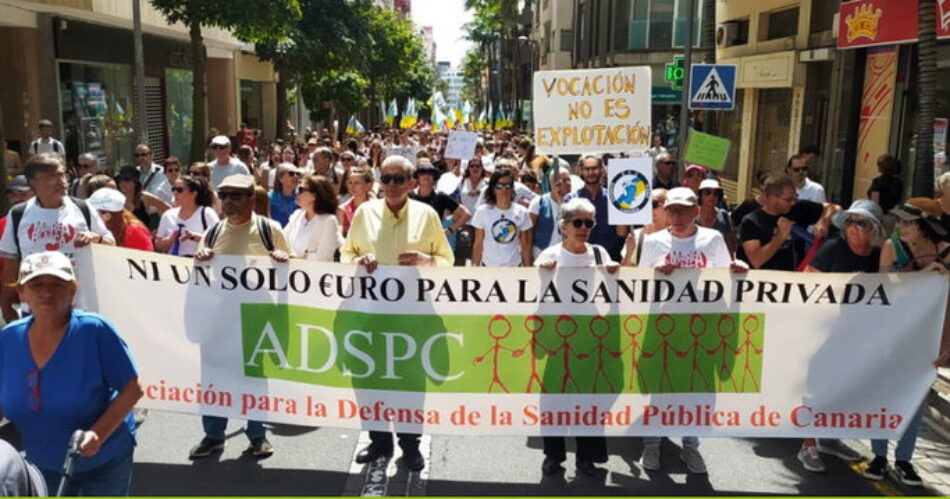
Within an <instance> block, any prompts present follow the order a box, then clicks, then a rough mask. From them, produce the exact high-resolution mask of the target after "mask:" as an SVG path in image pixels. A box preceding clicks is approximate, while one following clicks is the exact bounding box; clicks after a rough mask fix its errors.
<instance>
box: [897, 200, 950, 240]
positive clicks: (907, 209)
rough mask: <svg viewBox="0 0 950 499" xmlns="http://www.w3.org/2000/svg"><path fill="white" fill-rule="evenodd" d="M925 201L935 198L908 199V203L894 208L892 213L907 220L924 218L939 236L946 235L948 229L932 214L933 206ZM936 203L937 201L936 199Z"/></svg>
mask: <svg viewBox="0 0 950 499" xmlns="http://www.w3.org/2000/svg"><path fill="white" fill-rule="evenodd" d="M923 201H933V200H931V199H927V198H912V199H908V200H907V202H906V203H904V204H902V205H900V206H897V207H895V208H893V209H892V210H891V214H893V215H894V216H895V217H897V218H899V219H901V220H903V221H905V222H913V221H914V220H922V221H923V222H924V223H925V224H927V225H929V226H930V228H931V229H933V231H934V232H935V233H936V234H937V235H938V236H940V237H946V236H947V230H946V229H945V228H944V227H943V224H941V223H940V221H939V220H937V218H936V217H934V216H933V215H931V213H932V212H933V211H932V209H931V208H932V207H931V206H928V204H929V203H924V202H923ZM934 203H936V201H934ZM937 209H939V204H938V205H937Z"/></svg>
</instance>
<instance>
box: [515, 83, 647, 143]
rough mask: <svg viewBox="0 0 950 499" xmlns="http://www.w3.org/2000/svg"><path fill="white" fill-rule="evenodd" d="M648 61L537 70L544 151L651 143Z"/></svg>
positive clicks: (537, 115) (537, 128)
mask: <svg viewBox="0 0 950 499" xmlns="http://www.w3.org/2000/svg"><path fill="white" fill-rule="evenodd" d="M651 91H652V88H651V72H650V67H649V66H631V67H625V68H611V69H590V70H582V71H538V72H536V73H534V136H535V144H536V145H537V147H538V150H539V151H540V152H543V153H546V154H578V153H584V152H590V151H596V152H632V151H639V150H645V149H647V148H649V147H650V136H651V130H650V127H651V123H652V122H651V121H650V105H651V96H650V94H651Z"/></svg>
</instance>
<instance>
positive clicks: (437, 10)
mask: <svg viewBox="0 0 950 499" xmlns="http://www.w3.org/2000/svg"><path fill="white" fill-rule="evenodd" d="M411 14H412V20H413V21H415V23H416V26H419V27H422V26H432V35H433V37H434V38H435V60H437V61H450V62H451V63H452V67H458V65H459V64H461V62H462V57H463V56H464V55H465V51H466V50H468V47H469V46H470V45H471V43H470V42H468V41H467V40H465V39H463V38H462V37H463V35H464V34H465V31H464V30H463V29H462V25H463V24H465V23H467V22H469V21H471V20H472V14H471V12H469V11H466V10H465V3H464V0H412V12H411Z"/></svg>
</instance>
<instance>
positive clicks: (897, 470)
mask: <svg viewBox="0 0 950 499" xmlns="http://www.w3.org/2000/svg"><path fill="white" fill-rule="evenodd" d="M891 474H893V475H894V478H896V479H897V480H898V481H900V482H901V483H903V484H904V485H906V486H908V487H920V486H921V485H923V484H924V481H923V480H921V479H920V475H918V474H917V470H915V469H914V465H913V464H910V461H894V467H893V468H891Z"/></svg>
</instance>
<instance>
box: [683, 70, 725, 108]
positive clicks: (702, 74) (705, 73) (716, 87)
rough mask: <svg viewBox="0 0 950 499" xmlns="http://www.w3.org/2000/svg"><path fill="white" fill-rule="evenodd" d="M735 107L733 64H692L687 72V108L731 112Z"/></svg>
mask: <svg viewBox="0 0 950 499" xmlns="http://www.w3.org/2000/svg"><path fill="white" fill-rule="evenodd" d="M735 107H736V65H735V64H693V65H692V67H691V69H690V72H689V108H690V109H715V110H719V111H731V110H732V109H734V108H735Z"/></svg>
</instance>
